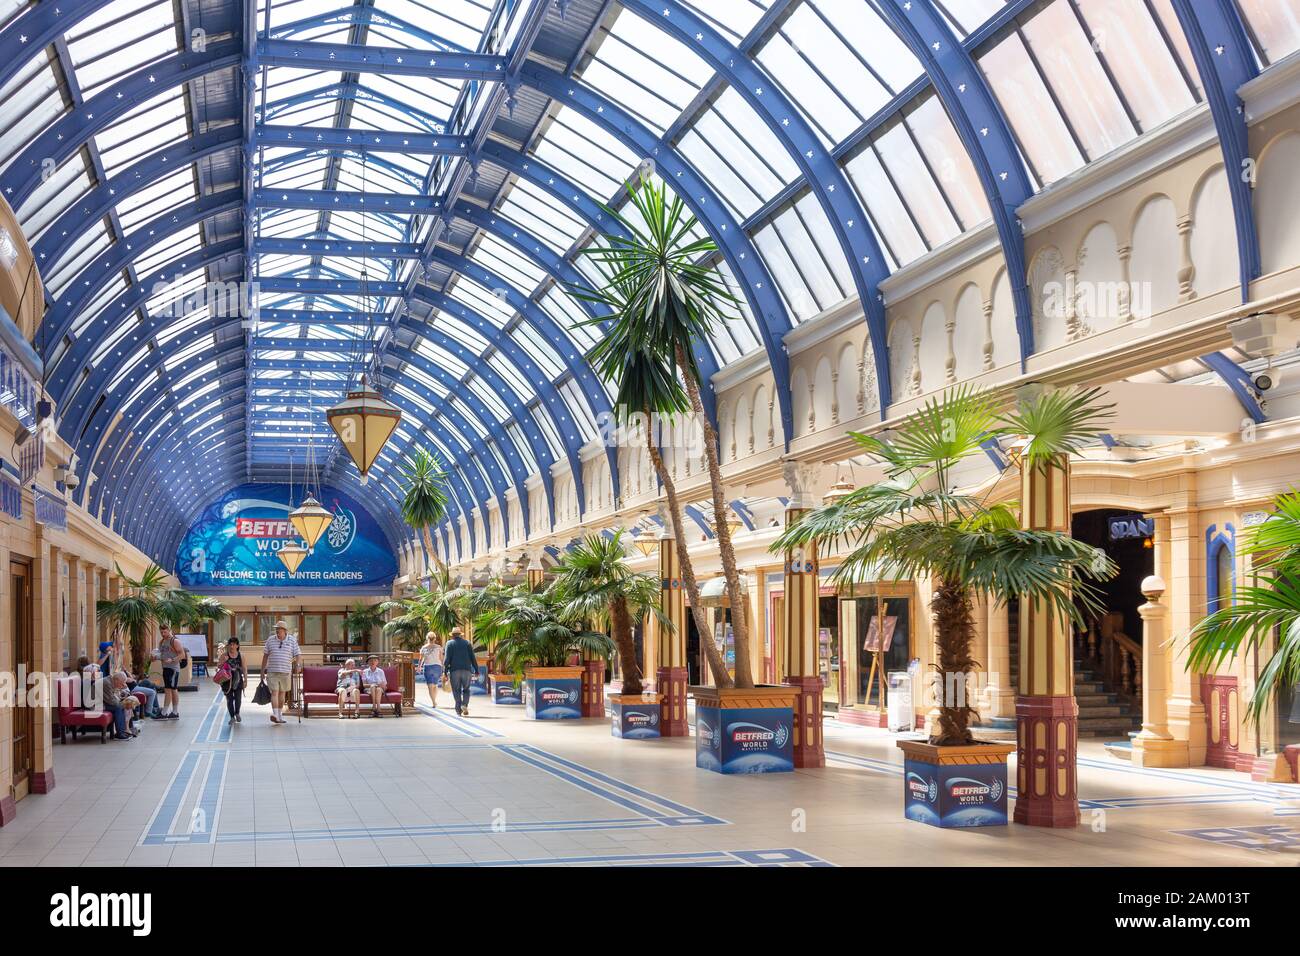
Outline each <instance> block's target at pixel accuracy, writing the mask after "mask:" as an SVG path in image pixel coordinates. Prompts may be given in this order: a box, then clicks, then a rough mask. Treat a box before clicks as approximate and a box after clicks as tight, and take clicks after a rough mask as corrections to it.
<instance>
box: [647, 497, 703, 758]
mask: <svg viewBox="0 0 1300 956" xmlns="http://www.w3.org/2000/svg"><path fill="white" fill-rule="evenodd" d="M668 527H669V526H668V524H667V523H666V522H665V524H664V527H663V530H662V531H660V533H659V586H660V602H661V607H662V608H663V612H664V614H665V615H666V616H667V617H668V620H670V621H672V622H673V629H672V632H671V633H665V632H664V631H662V630H660V631H659V634H658V639H657V641H656V643H657V644H658V647H659V667H658V669H657V671H656V673H655V690H656V692H658V693H660V694H662V695H663V703H662V704H661V705H660V706H661V708H662V712H661V715H660V720H659V732H660V735H661V736H664V737H686V736H688V735H689V733H690V731H689V730H688V728H687V722H686V682H687V679H688V676H689V671H688V670H687V667H686V592H685V591H684V590H683V589H682V567H681V562H680V561H679V560H678V557H677V542H676V541H674V540H673V536H672V532H671V531H669V530H668ZM700 637H701V639H702V640H707V639H708V635H703V634H702V635H700Z"/></svg>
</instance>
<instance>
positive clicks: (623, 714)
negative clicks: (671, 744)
mask: <svg viewBox="0 0 1300 956" xmlns="http://www.w3.org/2000/svg"><path fill="white" fill-rule="evenodd" d="M610 708H611V710H610V733H611V734H612V735H613V736H615V737H624V738H626V739H628V740H647V739H649V738H651V737H658V736H659V713H660V709H659V704H658V703H656V702H655V701H653V700H650V701H646V702H644V703H641V702H638V703H635V704H632V703H627V704H625V703H621V702H619V701H617V700H614V701H610Z"/></svg>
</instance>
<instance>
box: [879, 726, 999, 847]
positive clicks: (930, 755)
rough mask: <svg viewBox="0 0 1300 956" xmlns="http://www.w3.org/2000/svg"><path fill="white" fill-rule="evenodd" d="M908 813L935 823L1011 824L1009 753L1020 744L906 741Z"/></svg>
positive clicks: (902, 744)
mask: <svg viewBox="0 0 1300 956" xmlns="http://www.w3.org/2000/svg"><path fill="white" fill-rule="evenodd" d="M898 749H899V750H901V751H903V755H904V761H903V815H904V816H906V817H907V819H909V820H915V821H917V822H918V823H928V824H930V826H932V827H944V828H957V827H998V826H1006V823H1007V756H1008V755H1009V754H1011V753H1014V752H1015V749H1016V745H1015V744H998V743H974V744H967V745H966V746H962V747H936V746H934V745H933V744H929V743H926V742H925V741H923V740H900V741H898Z"/></svg>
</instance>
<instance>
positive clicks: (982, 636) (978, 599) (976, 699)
mask: <svg viewBox="0 0 1300 956" xmlns="http://www.w3.org/2000/svg"><path fill="white" fill-rule="evenodd" d="M971 621H972V623H973V624H974V625H975V627H974V630H973V633H972V635H971V659H972V660H974V661H975V663H976V664H977V665H978V667H979V670H978V672H977V673H978V675H979V676H978V677H976V676H975V675H974V674H972V675H971V676H972V682H971V683H972V684H973V686H971V685H968V686H967V689H966V698H967V701H968V702H969V703H970V705H971V706H972V707H974V708H975V712H976V714H978V715H979V719H980V722H981V723H982V722H983V721H984V720H985V719H986V718H987V714H988V709H989V708H988V698H987V697H986V696H985V689H986V688H987V687H988V681H989V596H988V595H987V594H980V593H976V594H974V595H973V596H972V599H971Z"/></svg>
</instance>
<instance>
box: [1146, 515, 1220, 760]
mask: <svg viewBox="0 0 1300 956" xmlns="http://www.w3.org/2000/svg"><path fill="white" fill-rule="evenodd" d="M1156 527H1157V534H1158V533H1159V530H1160V525H1159V523H1157V526H1156ZM1168 529H1169V530H1168V542H1169V551H1168V553H1169V571H1168V573H1167V574H1166V575H1165V576H1164V578H1165V581H1166V582H1167V584H1168V586H1169V626H1170V630H1171V633H1173V634H1177V635H1186V634H1187V632H1188V631H1190V630H1191V628H1192V625H1193V624H1195V623H1196V621H1197V620H1198V619H1199V618H1200V616H1201V614H1203V613H1204V609H1205V561H1204V554H1205V541H1204V539H1203V538H1202V537H1201V535H1200V534H1199V533H1198V531H1199V522H1198V518H1197V513H1196V511H1195V510H1192V509H1184V510H1181V511H1174V512H1170V513H1169V516H1168ZM1172 651H1173V653H1172V655H1171V657H1170V668H1169V669H1170V696H1169V732H1170V733H1171V734H1173V735H1174V739H1175V740H1181V741H1184V742H1185V743H1186V746H1187V766H1191V767H1200V766H1204V764H1205V749H1206V737H1207V733H1208V725H1207V723H1206V719H1205V704H1204V703H1203V702H1202V700H1201V675H1200V674H1193V673H1192V672H1191V671H1189V670H1188V669H1187V641H1186V640H1185V639H1183V640H1180V641H1178V642H1176V643H1175V644H1174V645H1173V648H1172Z"/></svg>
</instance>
